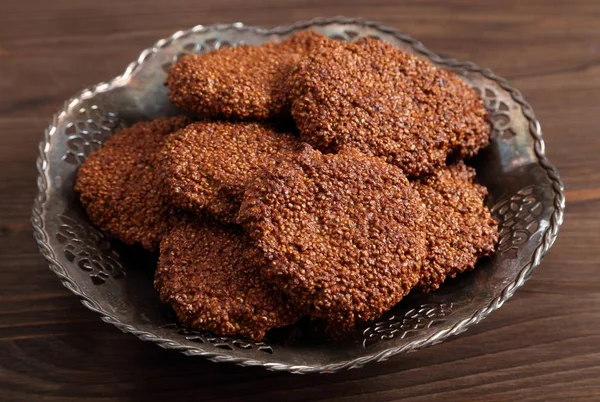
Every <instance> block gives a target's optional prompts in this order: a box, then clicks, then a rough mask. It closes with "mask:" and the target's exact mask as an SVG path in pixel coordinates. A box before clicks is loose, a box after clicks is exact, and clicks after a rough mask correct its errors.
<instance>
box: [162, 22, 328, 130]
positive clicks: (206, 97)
mask: <svg viewBox="0 0 600 402" xmlns="http://www.w3.org/2000/svg"><path fill="white" fill-rule="evenodd" d="M324 39H325V37H323V36H322V35H319V34H317V33H315V32H311V31H303V32H299V33H298V34H296V35H294V36H292V37H290V38H289V39H287V40H285V41H283V42H280V43H266V44H264V45H261V46H251V45H241V46H237V47H232V48H221V49H218V50H216V51H211V52H208V53H204V54H199V55H198V54H195V55H186V56H183V57H181V59H179V61H177V63H175V64H174V65H173V66H171V69H170V71H169V76H168V78H167V82H166V84H167V86H168V87H169V98H170V99H171V101H172V102H173V103H174V104H175V105H177V106H178V107H181V108H183V109H186V110H190V111H193V112H197V113H200V114H202V115H205V116H207V117H226V118H237V119H268V118H274V117H278V116H280V115H282V114H284V113H285V112H287V111H288V108H287V95H286V92H287V90H286V87H285V86H284V82H285V78H286V77H287V76H288V75H289V73H290V71H291V69H292V68H293V67H294V66H295V65H296V63H297V62H298V61H299V60H300V58H301V57H302V56H303V55H304V54H306V53H307V52H308V51H309V50H310V49H312V48H313V47H315V46H317V44H318V43H319V42H321V41H322V40H324Z"/></svg>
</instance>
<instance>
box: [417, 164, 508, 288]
mask: <svg viewBox="0 0 600 402" xmlns="http://www.w3.org/2000/svg"><path fill="white" fill-rule="evenodd" d="M474 178H475V170H474V169H473V168H471V167H469V166H466V165H465V164H464V163H462V162H459V163H456V164H454V165H452V166H450V167H448V168H444V169H441V170H439V171H438V172H436V173H435V174H434V175H432V176H430V177H428V178H426V179H424V180H422V181H420V182H415V183H413V185H414V187H415V189H416V190H417V191H418V192H419V194H420V195H421V199H422V200H423V202H424V204H425V207H426V210H427V213H426V222H427V224H426V228H427V244H428V247H427V248H428V252H427V258H426V260H425V263H424V264H423V276H422V277H421V280H420V282H419V287H420V288H421V289H423V290H425V291H427V292H429V291H433V290H435V289H437V288H438V287H439V286H440V285H441V284H442V283H443V282H444V281H445V280H446V279H447V278H454V277H455V276H456V275H457V274H459V273H461V272H464V271H467V270H470V269H473V268H474V267H475V263H476V262H477V260H478V259H479V258H481V257H483V256H488V255H491V254H492V253H493V252H494V246H495V244H496V242H497V241H498V223H497V222H496V221H495V220H494V219H493V218H492V216H491V214H490V211H489V209H488V208H487V207H486V206H485V204H484V201H485V197H486V195H487V189H486V188H485V187H483V186H481V185H479V184H476V183H474V182H473V180H474Z"/></svg>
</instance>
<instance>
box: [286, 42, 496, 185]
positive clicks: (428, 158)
mask: <svg viewBox="0 0 600 402" xmlns="http://www.w3.org/2000/svg"><path fill="white" fill-rule="evenodd" d="M288 82H289V84H288V86H289V87H290V90H289V99H290V102H291V114H292V116H293V118H294V120H295V122H296V124H297V125H298V128H299V130H300V133H301V139H302V140H303V141H306V142H308V143H309V144H311V145H312V146H314V147H315V148H318V149H320V150H321V151H323V152H333V153H335V152H339V151H340V150H341V149H344V148H355V149H358V150H359V151H361V152H362V153H364V154H367V155H372V156H379V157H381V158H384V159H385V160H386V161H387V162H389V163H392V164H394V165H396V166H398V167H400V168H401V169H402V170H404V171H405V173H406V174H408V175H410V176H413V177H417V176H423V175H427V174H431V173H434V172H435V171H436V170H437V169H439V168H441V167H443V166H444V164H445V162H446V158H447V157H448V155H456V156H458V157H461V158H465V157H469V156H472V155H474V154H475V153H476V152H477V151H478V150H479V149H480V148H481V147H484V146H485V145H487V143H488V141H489V131H490V127H489V124H488V123H487V121H486V116H487V112H486V110H485V107H484V104H483V102H482V100H481V99H480V98H479V96H478V95H477V94H476V93H475V92H474V91H473V90H472V89H470V88H469V87H468V86H467V85H466V84H465V83H464V82H463V81H462V80H461V79H460V78H459V77H458V76H456V75H455V74H453V73H450V72H448V71H446V70H443V69H441V68H438V67H435V66H434V65H433V64H431V63H430V62H428V61H425V60H422V59H419V58H417V57H415V56H412V55H410V54H408V53H406V52H404V51H402V50H400V49H398V48H396V47H395V46H393V45H392V44H390V43H388V42H385V41H383V40H378V39H372V38H366V39H361V40H359V41H358V42H355V43H346V42H337V41H327V42H321V44H320V47H319V48H318V49H316V50H313V51H312V52H311V53H310V54H309V55H308V57H306V58H305V59H304V60H302V61H301V62H300V63H299V65H298V66H297V68H296V69H295V71H294V72H293V74H291V76H290V78H289V81H288Z"/></svg>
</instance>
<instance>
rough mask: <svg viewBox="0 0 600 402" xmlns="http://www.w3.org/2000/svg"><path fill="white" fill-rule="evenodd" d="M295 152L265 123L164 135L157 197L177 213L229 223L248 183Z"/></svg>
mask: <svg viewBox="0 0 600 402" xmlns="http://www.w3.org/2000/svg"><path fill="white" fill-rule="evenodd" d="M299 149H300V142H299V140H298V139H297V138H296V137H294V136H293V135H291V134H289V133H283V132H278V131H277V130H276V129H275V128H274V127H273V126H272V125H270V124H263V123H252V122H236V123H233V122H225V121H206V122H197V123H193V124H190V125H189V126H187V127H186V128H185V129H183V130H181V131H179V132H178V133H176V134H174V135H172V136H170V137H169V139H168V140H167V142H166V144H165V146H164V147H163V150H162V152H161V158H160V163H159V165H160V167H161V169H160V171H161V173H160V174H161V176H162V178H163V180H162V181H161V182H162V183H163V187H164V188H163V192H164V194H165V197H166V198H168V199H170V200H171V201H172V202H173V204H174V205H176V206H177V207H179V208H181V209H185V210H188V211H191V212H194V213H197V214H202V213H208V214H210V215H212V216H213V217H214V218H216V219H218V220H219V221H221V222H225V223H231V222H234V221H235V218H236V215H237V212H238V209H239V206H240V202H241V199H242V196H243V194H244V190H245V189H246V186H247V184H248V182H249V181H251V180H253V179H254V178H255V177H256V176H258V175H259V174H260V173H261V172H262V170H263V169H266V168H268V167H269V166H272V165H273V164H275V163H276V162H277V161H278V160H280V159H286V158H291V157H292V156H293V155H294V154H296V153H297V152H298V151H299Z"/></svg>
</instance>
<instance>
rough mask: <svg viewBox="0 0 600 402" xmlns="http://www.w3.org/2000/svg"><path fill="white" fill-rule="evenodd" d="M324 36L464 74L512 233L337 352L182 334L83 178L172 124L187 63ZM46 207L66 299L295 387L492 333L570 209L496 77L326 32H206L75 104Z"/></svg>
mask: <svg viewBox="0 0 600 402" xmlns="http://www.w3.org/2000/svg"><path fill="white" fill-rule="evenodd" d="M304 29H312V30H315V31H318V32H321V33H323V34H325V35H328V36H331V37H335V38H338V39H341V40H348V41H353V40H356V39H358V38H361V37H364V36H374V37H378V38H381V39H385V40H387V41H389V42H391V43H393V44H394V45H396V46H398V47H399V48H401V49H403V50H406V51H408V52H411V53H414V54H416V55H417V56H419V57H423V58H425V59H428V60H431V61H432V62H433V63H435V64H437V65H439V66H441V67H443V68H446V69H448V70H451V71H454V72H455V73H457V74H459V75H460V76H461V77H463V78H464V80H465V81H466V82H467V83H468V84H469V85H471V86H472V87H473V88H475V90H476V91H477V92H479V93H480V94H481V96H482V97H483V99H484V100H485V104H486V107H487V108H488V109H489V110H490V112H491V113H490V116H491V124H492V126H493V131H492V140H491V145H490V146H489V147H488V148H487V149H486V150H484V151H483V152H482V153H481V154H480V155H479V156H478V157H477V158H476V160H475V161H474V164H475V166H476V167H477V170H478V175H479V180H480V181H481V182H483V183H484V184H485V185H487V187H488V188H489V190H490V196H489V197H488V200H487V202H488V203H489V206H490V207H491V208H492V211H493V214H494V216H495V217H496V218H497V219H498V220H499V222H500V241H499V244H498V252H497V254H496V255H495V256H494V257H493V258H491V259H487V260H485V261H482V262H481V263H480V264H479V265H478V267H477V269H476V270H475V271H473V272H471V273H468V274H464V275H462V276H460V277H459V278H457V279H455V280H452V281H450V282H448V283H446V284H444V286H442V288H441V289H440V290H439V291H437V292H435V293H431V294H411V295H409V296H408V297H406V298H405V299H404V300H403V301H402V302H400V303H399V304H398V305H397V306H396V307H394V308H393V309H392V310H391V311H390V312H388V313H387V314H385V315H384V316H383V317H381V318H380V319H379V320H377V321H376V322H373V323H371V324H369V325H366V326H365V327H364V328H363V329H362V330H360V331H357V332H356V333H355V334H354V335H353V337H352V338H351V339H348V340H346V341H343V342H338V343H329V344H328V343H319V342H315V341H302V338H301V339H300V340H298V341H296V342H289V341H284V340H283V339H282V338H281V336H280V335H277V334H275V335H271V336H270V337H268V338H267V339H266V340H265V341H264V342H261V343H256V342H252V341H249V340H247V339H237V338H231V337H220V336H215V335H213V334H210V333H206V332H201V331H194V330H190V329H187V328H184V327H181V326H179V325H178V324H177V323H176V320H175V318H174V316H173V314H172V312H171V311H170V309H169V308H167V307H166V306H164V305H162V304H161V303H160V302H159V299H158V295H157V293H156V292H155V291H154V290H153V288H152V276H153V270H152V268H151V267H152V265H153V264H154V259H153V257H152V256H150V258H149V257H148V256H147V255H146V254H144V253H143V252H141V251H140V250H137V249H135V248H130V247H125V246H123V245H122V244H121V243H119V242H118V241H115V240H114V239H112V238H111V237H110V236H108V235H106V234H104V233H102V232H101V231H99V230H98V229H97V228H95V227H94V226H93V225H91V224H90V222H89V221H88V219H87V217H86V215H85V213H84V211H83V209H82V207H81V205H80V204H79V202H78V199H77V196H76V194H75V193H74V192H73V179H74V177H75V172H76V171H77V167H78V166H79V165H80V164H81V163H82V162H83V161H84V160H85V158H86V157H87V156H88V155H89V154H90V152H92V151H93V150H95V149H98V148H99V147H101V146H102V143H103V142H104V141H105V140H106V139H107V138H108V137H109V136H110V135H111V133H112V132H114V131H115V130H116V129H118V128H120V127H122V126H127V125H130V124H132V123H133V122H136V121H138V120H146V119H151V118H155V117H159V116H164V115H172V114H175V113H177V110H176V109H175V108H174V107H173V106H172V105H171V104H170V103H169V101H168V99H167V91H166V89H165V87H164V85H163V82H164V80H165V78H166V74H167V71H168V67H169V65H170V64H171V63H173V61H175V60H177V58H179V57H180V56H181V55H183V54H187V53H201V52H204V51H207V50H211V49H218V48H220V47H224V46H234V45H237V44H241V43H246V44H261V43H263V42H267V41H280V40H282V39H283V38H285V37H287V36H289V35H291V34H292V33H294V32H296V31H299V30H304ZM37 168H38V171H39V177H38V182H37V183H38V189H39V191H38V195H37V197H36V199H35V204H34V207H33V216H32V223H33V228H34V233H35V238H36V239H37V242H38V244H39V248H40V251H41V253H42V254H43V255H44V257H45V258H46V260H47V261H48V263H49V265H50V269H51V270H52V271H53V272H54V273H56V275H58V277H59V278H60V280H61V281H62V283H63V285H64V286H65V287H67V288H68V289H69V290H71V291H72V292H73V293H75V294H76V295H77V296H78V297H79V298H80V299H81V302H82V303H83V305H84V306H86V307H87V308H89V309H90V310H92V311H94V312H96V313H98V314H100V316H101V318H102V320H103V321H105V322H107V323H110V324H113V325H115V326H116V327H117V328H119V329H121V330H122V331H124V332H130V333H132V334H134V335H136V336H137V337H139V338H140V339H142V340H145V341H150V342H155V343H157V344H158V345H159V346H161V347H163V348H166V349H175V350H178V351H180V352H182V353H184V354H187V355H190V356H203V357H206V358H208V359H210V360H212V361H216V362H232V363H236V364H239V365H242V366H262V367H265V368H267V369H269V370H275V371H289V372H294V373H315V372H320V373H325V372H335V371H339V370H345V369H350V368H358V367H362V366H363V365H365V364H366V363H369V362H373V361H382V360H386V359H388V358H390V357H392V356H395V355H397V354H400V353H405V352H410V351H414V350H416V349H419V348H422V347H425V346H430V345H434V344H436V343H439V342H441V341H443V340H444V339H446V338H448V337H449V336H451V335H456V334H459V333H461V332H463V331H465V330H466V329H467V328H469V327H470V326H472V325H474V324H476V323H478V322H479V321H481V320H482V319H484V318H485V317H486V316H487V315H488V314H490V313H491V312H492V311H494V310H495V309H497V308H499V307H500V306H502V304H504V302H505V301H506V300H508V299H509V298H510V297H511V296H512V295H513V293H514V292H515V290H517V289H518V288H519V287H520V286H522V285H523V283H524V282H525V281H526V280H527V279H528V278H529V277H530V276H531V274H532V273H533V270H534V268H535V267H537V266H538V265H539V264H540V262H541V260H542V258H543V257H544V255H545V254H546V252H547V251H548V249H549V248H550V246H552V244H553V243H554V240H555V239H556V236H557V233H558V229H559V226H560V225H561V223H562V220H563V210H564V206H565V199H564V194H563V185H562V183H561V181H560V179H559V176H558V173H557V172H556V170H555V169H554V167H553V166H552V165H551V164H550V162H549V161H548V159H547V158H546V156H545V155H544V141H543V140H542V133H541V130H540V124H539V123H538V121H537V120H536V119H535V116H534V112H533V110H532V108H531V106H529V104H528V103H527V102H526V101H525V100H524V99H523V97H522V96H521V93H520V92H519V91H517V90H516V89H514V88H512V87H511V86H510V85H509V84H508V83H507V82H506V81H505V80H504V79H502V78H500V77H498V76H496V75H495V74H494V73H492V72H491V71H490V70H488V69H482V68H480V67H478V66H476V65H475V64H473V63H468V62H461V61H457V60H454V59H448V58H444V57H440V56H438V55H437V54H435V53H433V52H431V51H430V50H428V49H427V48H426V47H425V46H423V44H422V43H421V42H419V41H417V40H415V39H413V38H411V37H409V36H407V35H405V34H403V33H401V32H399V31H397V30H395V29H391V28H388V27H385V26H382V25H380V24H377V23H373V22H368V21H363V20H356V19H346V18H333V19H317V20H313V21H308V22H300V23H297V24H294V25H291V26H284V27H279V28H275V29H263V28H259V27H248V26H244V25H242V24H241V23H235V24H226V25H213V26H208V27H205V26H201V25H198V26H195V27H193V28H192V29H190V30H188V31H178V32H176V33H174V34H173V35H171V36H170V37H168V38H166V39H161V40H159V41H158V42H156V44H155V45H154V46H152V47H151V48H148V49H146V50H144V51H143V52H142V53H141V54H140V56H139V57H138V59H137V60H136V61H134V62H133V63H131V64H130V65H129V66H128V67H127V69H126V70H125V72H124V73H123V74H122V75H120V76H118V77H116V78H114V79H112V80H110V81H108V82H103V83H100V84H97V85H94V86H92V87H90V88H87V89H85V90H83V91H81V92H80V93H79V94H77V95H76V96H75V97H73V98H72V99H69V100H68V101H67V102H66V103H65V105H64V107H63V109H62V110H61V111H60V112H58V113H57V114H56V115H55V116H54V118H53V120H52V123H51V124H50V126H49V127H48V129H47V131H46V133H45V136H44V139H43V141H42V142H41V144H40V155H39V159H38V161H37Z"/></svg>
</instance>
